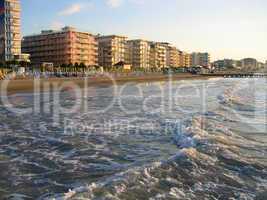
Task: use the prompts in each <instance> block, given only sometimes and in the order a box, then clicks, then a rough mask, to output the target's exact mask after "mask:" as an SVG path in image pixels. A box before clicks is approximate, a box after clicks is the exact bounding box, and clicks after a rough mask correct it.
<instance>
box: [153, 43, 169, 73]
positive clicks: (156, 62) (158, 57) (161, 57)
mask: <svg viewBox="0 0 267 200" xmlns="http://www.w3.org/2000/svg"><path fill="white" fill-rule="evenodd" d="M149 60H150V62H149V63H150V64H149V65H150V67H151V68H158V69H161V68H165V67H167V49H166V44H164V43H160V42H150V54H149Z"/></svg>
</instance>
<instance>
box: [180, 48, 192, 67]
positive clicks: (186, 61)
mask: <svg viewBox="0 0 267 200" xmlns="http://www.w3.org/2000/svg"><path fill="white" fill-rule="evenodd" d="M178 54H179V66H180V67H191V66H192V59H191V54H189V53H187V52H184V51H178Z"/></svg>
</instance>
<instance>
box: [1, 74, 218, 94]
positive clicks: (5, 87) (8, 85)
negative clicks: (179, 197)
mask: <svg viewBox="0 0 267 200" xmlns="http://www.w3.org/2000/svg"><path fill="white" fill-rule="evenodd" d="M213 77H214V76H213ZM208 78H210V76H203V75H192V74H176V75H172V76H171V77H170V76H168V75H143V76H125V77H124V76H123V77H114V78H113V80H112V79H111V78H109V77H105V76H102V77H87V80H86V81H85V78H83V77H70V78H47V79H45V78H42V79H40V80H39V84H40V87H39V88H40V91H44V90H45V89H44V87H43V84H44V83H49V84H51V85H52V84H53V85H58V87H61V86H62V84H68V85H71V84H73V85H76V86H79V87H84V86H86V85H87V86H96V85H109V84H114V83H116V84H123V83H127V82H155V81H167V80H170V79H171V80H187V79H208ZM0 87H1V90H0V94H4V93H8V94H14V93H23V92H33V91H34V80H33V79H23V80H8V81H0Z"/></svg>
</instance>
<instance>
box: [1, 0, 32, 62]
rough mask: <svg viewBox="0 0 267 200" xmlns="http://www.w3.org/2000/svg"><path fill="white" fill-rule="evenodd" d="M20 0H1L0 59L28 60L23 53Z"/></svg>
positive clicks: (3, 60) (2, 60)
mask: <svg viewBox="0 0 267 200" xmlns="http://www.w3.org/2000/svg"><path fill="white" fill-rule="evenodd" d="M20 9H21V8H20V1H19V0H0V61H1V62H5V61H11V60H15V59H16V60H18V61H20V60H24V59H25V60H26V61H27V60H28V57H27V55H21V30H20Z"/></svg>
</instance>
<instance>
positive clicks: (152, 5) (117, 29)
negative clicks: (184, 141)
mask: <svg viewBox="0 0 267 200" xmlns="http://www.w3.org/2000/svg"><path fill="white" fill-rule="evenodd" d="M21 4H22V32H23V35H28V34H34V33H39V32H40V31H41V30H44V29H45V30H46V29H60V28H61V27H63V26H74V27H76V28H78V29H80V30H81V31H88V32H91V33H93V34H97V33H100V34H120V35H125V36H128V37H129V38H130V39H138V38H141V39H146V40H152V41H161V42H169V43H172V44H173V45H175V46H176V47H177V48H179V49H181V50H184V51H187V52H196V51H197V52H198V51H200V52H209V53H210V54H211V57H212V60H217V59H223V58H232V59H241V58H244V57H254V58H256V59H258V60H259V61H262V62H263V61H264V62H265V60H267V1H266V0H21Z"/></svg>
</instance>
